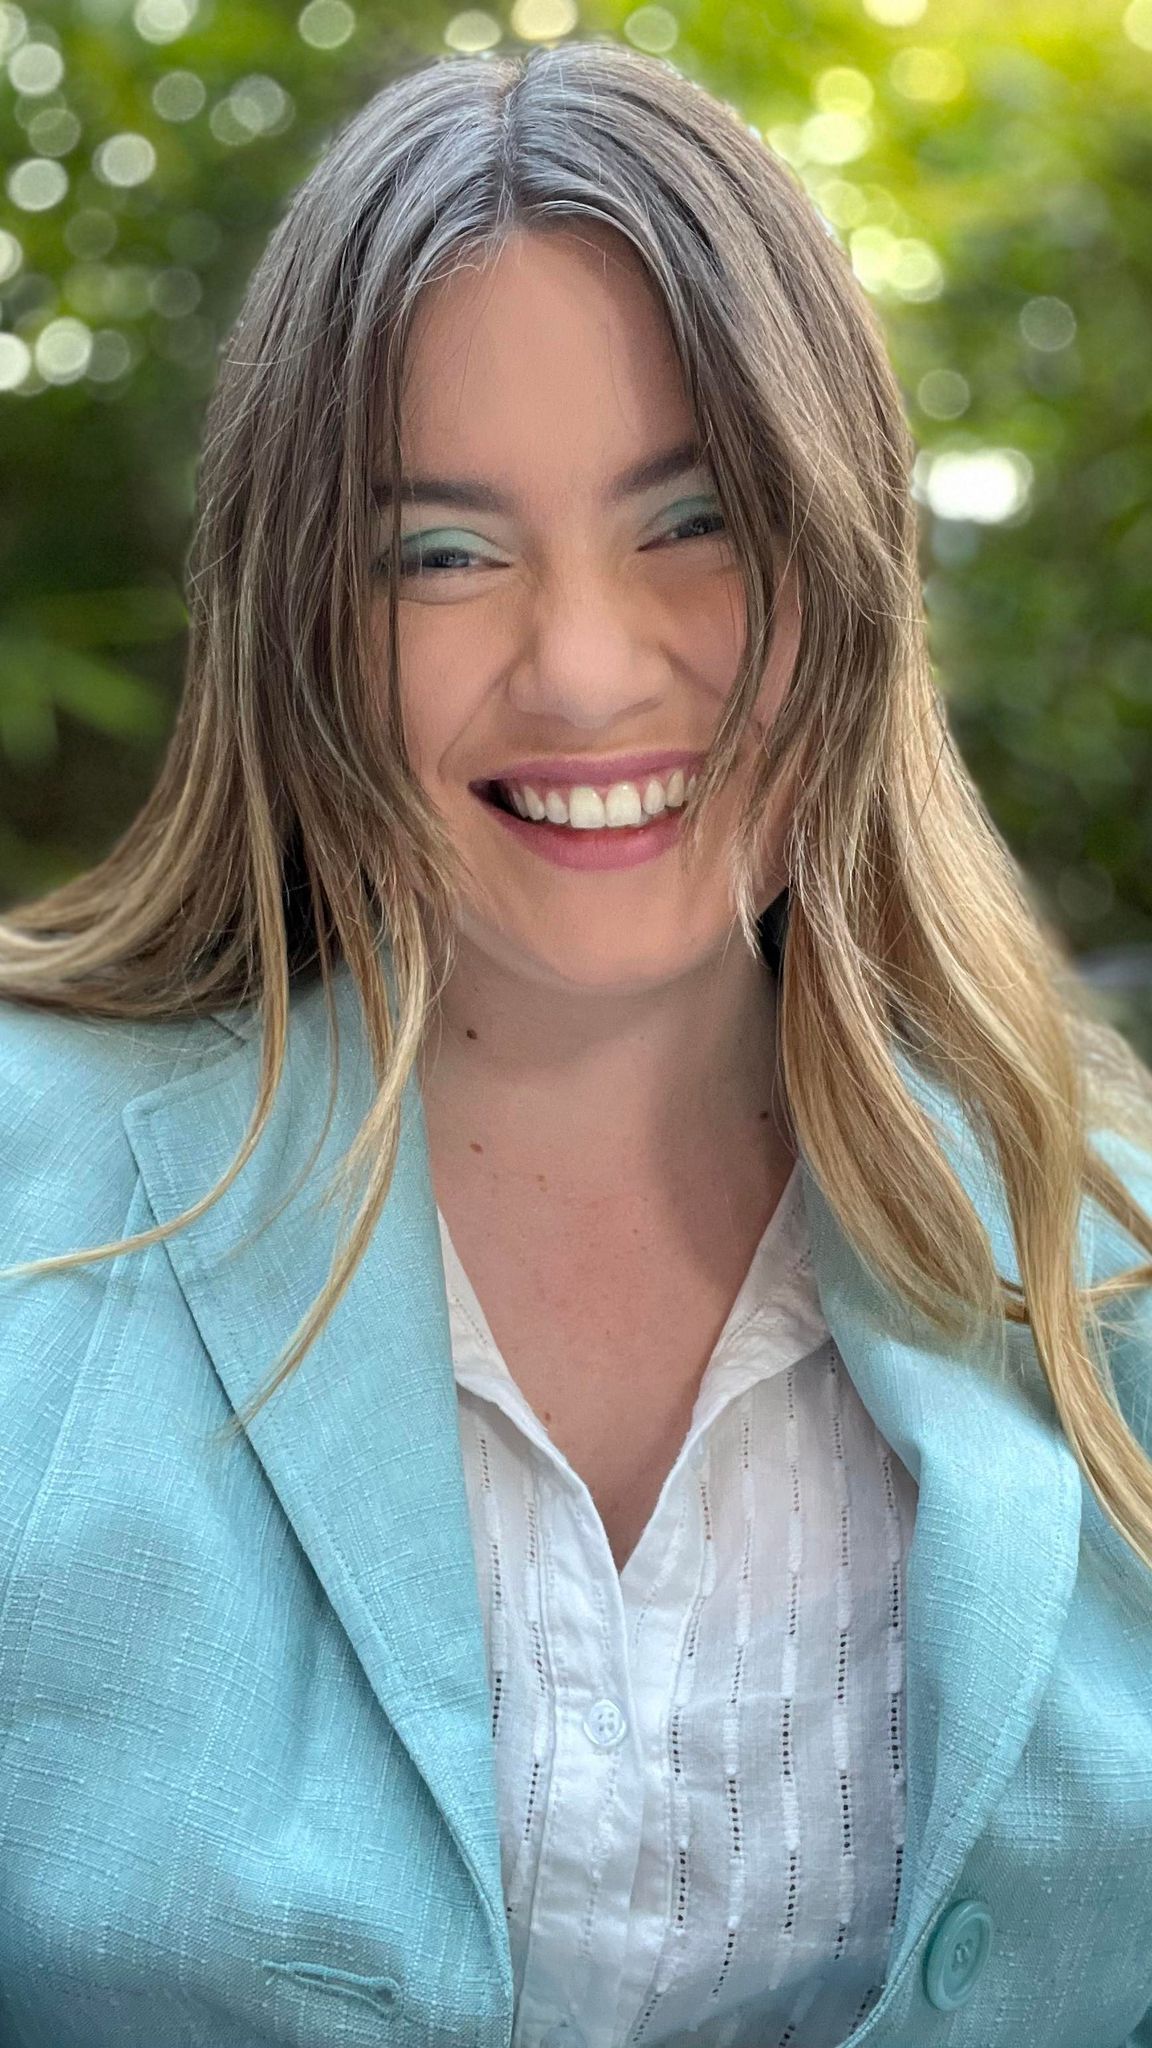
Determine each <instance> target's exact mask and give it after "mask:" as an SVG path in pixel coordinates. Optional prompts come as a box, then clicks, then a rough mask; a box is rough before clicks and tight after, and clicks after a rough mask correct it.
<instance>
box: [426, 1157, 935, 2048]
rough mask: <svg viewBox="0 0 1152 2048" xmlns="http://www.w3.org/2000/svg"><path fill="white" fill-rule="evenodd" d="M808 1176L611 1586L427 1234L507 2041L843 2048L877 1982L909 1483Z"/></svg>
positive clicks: (564, 1466)
mask: <svg viewBox="0 0 1152 2048" xmlns="http://www.w3.org/2000/svg"><path fill="white" fill-rule="evenodd" d="M799 1174H800V1169H799V1165H797V1166H796V1167H795V1168H794V1169H793V1173H792V1177H791V1179H790V1181H789V1183H788V1186H787V1189H786V1191H785V1194H784V1196H783V1197H782V1199H781V1201H780V1203H779V1204H778V1206H777V1208H776V1211H775V1213H774V1215H773V1216H772V1218H771V1221H770V1222H769V1224H768V1227H767V1229H766V1230H765V1232H764V1236H763V1238H762V1239H761V1241H760V1244H759V1246H758V1248H757V1250H756V1253H755V1255H754V1257H753V1260H752V1263H751V1266H750V1267H749V1270H748V1273H747V1275H746V1277H745V1279H744V1282H743V1285H742V1286H741V1289H740V1292H739V1294H738V1296H737V1298H736V1300H735V1302H734V1304H733V1306H732V1309H731V1312H730V1314H729V1316H728V1319H727V1322H726V1324H725V1326H724V1329H723V1331H722V1332H721V1335H720V1337H719V1339H718V1340H717V1343H716V1346H715V1349H714V1351H713V1353H712V1357H711V1359H710V1361H709V1364H708V1368H707V1371H706V1372H705V1374H704V1377H703V1380H702V1382H701V1384H700V1389H699V1392H698V1395H697V1399H696V1405H695V1409H694V1412H693V1417H692V1422H691V1425H690V1427H689V1430H688V1434H687V1436H686V1438H685V1440H684V1443H683V1445H682V1447H681V1450H680V1453H679V1455H678V1457H677V1459H676V1462H675V1464H674V1465H673V1467H672V1469H671V1471H670V1472H669V1474H668V1477H667V1479H666V1480H665V1482H664V1486H663V1489H662V1491H661V1494H660V1498H659V1500H658V1502H657V1505H656V1508H655V1510H654V1511H653V1514H652V1517H651V1519H650V1521H649V1523H648V1526H647V1528H646V1529H645V1531H644V1533H643V1535H642V1536H641V1538H640V1541H639V1543H638V1544H637V1546H636V1548H635V1550H634V1551H633V1552H632V1555H631V1556H630V1557H629V1558H628V1560H627V1563H626V1564H625V1566H624V1569H623V1571H622V1572H620V1573H618V1572H617V1570H616V1566H615V1563H614V1561H613V1558H612V1553H611V1551H610V1549H609V1546H608V1539H607V1536H606V1535H605V1532H604V1527H603V1524H602V1522H601V1520H600V1517H599V1515H598V1513H597V1511H596V1507H595V1504H594V1502H593V1500H592V1497H591V1494H590V1493H589V1491H588V1489H587V1487H586V1486H585V1484H584V1482H583V1480H581V1479H580V1478H579V1477H578V1475H577V1474H576V1473H575V1472H574V1471H573V1469H572V1467H571V1466H570V1465H569V1464H568V1462H567V1460H566V1459H565V1458H564V1456H563V1455H562V1454H561V1452H559V1451H558V1450H557V1449H556V1447H555V1445H554V1444H553V1443H552V1441H551V1438H550V1437H549V1434H548V1431H547V1430H546V1428H545V1427H544V1425H543V1424H542V1423H541V1421H540V1420H539V1418H538V1416H537V1415H536V1414H535V1413H534V1411H533V1409H532V1408H531V1407H530V1406H529V1404H528V1402H527V1401H526V1400H525V1398H524V1396H523V1395H522V1393H521V1392H520V1389H519V1388H518V1386H517V1385H516V1383H515V1381H514V1380H513V1379H512V1377H511V1374H510V1373H509V1371H508V1368H507V1366H506V1365H505V1363H504V1361H503V1359H502V1358H501V1356H500V1353H499V1351H498V1349H497V1346H496V1343H495V1340H494V1339H493V1336H492V1332H491V1330H490V1328H489V1326H488V1323H487V1320H486V1318H485V1315H484V1311H483V1309H482V1307H481V1305H480V1303H479V1301H478V1300H477V1297H476V1294H475V1292H474V1290H473V1288H472V1286H471V1283H470V1282H469V1280H468V1277H467V1274H466V1273H465V1272H464V1270H463V1267H462V1266H461V1263H460V1260H459V1258H458V1257H457V1255H456V1252H455V1248H454V1246H453V1245H452V1241H451V1238H450V1236H449V1233H448V1229H447V1225H446V1224H445V1221H444V1218H443V1216H441V1218H440V1234H441V1244H442V1248H443V1252H444V1262H445V1276H446V1280H447V1288H448V1305H449V1315H450V1320H451V1329H452V1348H453V1358H454V1363H455V1371H456V1380H457V1388H458V1393H459V1415H460V1432H461V1443H462V1448H463V1455H464V1465H465V1474H466V1479H467V1486H468V1499H469V1509H470V1516H471V1522H472V1532H473V1541H474V1545H475V1552H476V1566H477V1575H478V1586H479V1592H480V1604H481V1611H482V1613H483V1616H484V1623H485V1633H486V1638H487V1648H488V1669H489V1677H490V1681H491V1687H492V1702H493V1715H492V1723H493V1739H494V1751H495V1768H496V1780H497V1791H498V1800H499V1809H500V1826H501V1838H502V1845H503V1852H502V1863H503V1879H504V1893H505V1899H506V1904H507V1913H508V1927H509V1937H510V1942H511V1949H512V1960H513V1969H514V1980H515V1988H516V2020H515V2030H514V2034H513V2048H625V2044H629V2048H630V2044H633V2043H636V2044H640V2043H644V2044H653V2048H655V2044H672V2043H677V2044H678V2043H681V2042H687V2041H688V2040H689V2039H690V2040H691V2041H692V2042H693V2043H696V2044H698V2048H777V2044H778V2043H779V2044H781V2048H835V2044H836V2043H838V2042H840V2041H842V2040H843V2039H844V2038H845V2037H846V2036H847V2035H848V2034H849V2033H850V2032H851V2031H852V2029H853V2028H854V2027H856V2026H857V2025H859V2023H860V2021H861V2020H862V2019H863V2017H864V2015H865V2014H866V2012H867V2011H868V2010H869V2009H870V2008H871V2006H872V2005H874V2004H875V2002H876V2000H877V1999H878V1997H879V1995H880V1992H881V1989H882V1987H883V1983H884V1977H885V1970H886V1964H887V1958H888V1952H889V1945H890V1941H891V1936H892V1930H893V1926H894V1923H895V1916H896V1899H897V1892H898V1888H899V1879H900V1864H901V1849H902V1844H903V1840H904V1806H905V1772H904V1562H905V1558H906V1554H907V1549H908V1545H909V1542H910V1540H911V1535H912V1529H913V1525H914V1520H915V1504H916V1486H915V1482H914V1480H913V1479H912V1477H911V1475H910V1474H909V1472H908V1471H907V1470H906V1468H905V1467H904V1465H903V1464H902V1463H901V1461H900V1459H899V1458H898V1457H897V1455H896V1453H895V1452H894V1451H893V1449H892V1448H891V1447H890V1446H889V1445H888V1444H887V1443H886V1442H885V1440H884V1438H883V1437H882V1436H881V1435H880V1434H879V1432H878V1430H877V1428H876V1425H875V1424H874V1422H873V1421H872V1418H871V1416H870V1415H869V1413H868V1411H867V1409H866V1408H865V1407H864V1405H863V1403H862V1402H861V1400H860V1397H859V1395H858V1394H857V1392H856V1389H855V1387H854V1386H853V1384H852V1381H851V1380H850V1378H849V1377H848V1374H847V1372H846V1371H845V1368H844V1365H843V1362H842V1360H841V1358H840V1355H839V1352H838V1351H837V1349H836V1346H835V1343H834V1342H833V1340H832V1338H831V1336H830V1335H829V1332H828V1328H827V1325H826V1323H825V1322H824V1319H823V1316H822V1313H821V1309H820V1303H819V1298H818V1295H817V1293H816V1288H815V1282H814V1279H813V1276H812V1271H811V1265H810V1262H809V1258H808V1251H807V1239H806V1228H805V1218H804V1208H803V1200H802V1195H801V1189H800V1179H799Z"/></svg>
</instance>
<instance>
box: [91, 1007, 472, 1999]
mask: <svg viewBox="0 0 1152 2048" xmlns="http://www.w3.org/2000/svg"><path fill="white" fill-rule="evenodd" d="M335 995H336V1006H337V1015H338V1019H339V1026H340V1088H339V1093H338V1097H337V1102H336V1107H335V1109H334V1112H333V1116H332V1120H331V1125H330V1128H329V1130H328V1133H327V1135H326V1137H325V1138H324V1142H323V1144H322V1145H321V1147H320V1150H319V1154H318V1158H317V1161H316V1164H315V1167H314V1168H313V1170H312V1172H311V1173H310V1174H309V1175H308V1177H307V1180H306V1181H305V1183H304V1185H303V1186H301V1187H299V1188H297V1187H296V1185H295V1183H296V1182H297V1179H298V1177H299V1176H301V1175H302V1174H303V1172H304V1169H305V1166H306V1164H307V1161H308V1158H309V1155H310V1153H311V1151H312V1149H313V1147H314V1146H315V1145H316V1144H317V1142H318V1140H319V1139H320V1136H321V1128H322V1124H323V1120H324V1111H325V1107H326V1102H327V1096H328V1090H329V1083H330V1065H329V1048H328V1043H327V1016H326V1011H325V1004H324V997H323V989H322V987H321V986H320V985H319V984H317V985H316V986H314V987H310V988H309V989H307V990H306V991H304V992H303V993H301V994H298V995H296V996H295V997H294V999H293V1002H292V1005H291V1021H290V1026H289V1039H288V1047H287V1054H286V1065H285V1072H284V1076H283V1081H282V1085H281V1088H280V1090H279V1091H278V1093H277V1097H276V1102H275V1106H274V1108H273V1111H272V1115H271V1118H270V1121H269V1124H268V1126H267V1128H266V1130H265V1131H264V1133H263V1134H262V1136H261V1139H260V1142H259V1143H258V1145H257V1147H256V1150H255V1153H254V1154H253V1156H252V1158H251V1159H250V1160H249V1161H248V1163H247V1165H246V1166H245V1167H244V1169H243V1171H242V1173H241V1174H240V1175H239V1176H238V1178H237V1179H236V1180H235V1181H234V1182H233V1184H232V1186H231V1187H230V1188H229V1190H228V1192H227V1193H226V1194H225V1195H224V1196H223V1197H222V1198H221V1199H220V1201H219V1202H217V1203H216V1204H215V1205H214V1206H213V1207H212V1208H210V1209H209V1210H208V1211H207V1213H206V1214H205V1215H204V1216H202V1217H201V1218H200V1219H199V1220H198V1221H196V1222H194V1223H192V1224H190V1225H188V1226H187V1227H186V1228H185V1229H183V1230H181V1231H178V1232H177V1233H176V1234H175V1236H173V1237H172V1238H170V1239H169V1240H168V1245H167V1250H168V1256H169V1258H170V1260H171V1262H172V1267H173V1269H174V1272H175V1276H176V1279H177V1282H178V1283H179V1286H180V1288H181V1289H182V1291H183V1294H184V1296H185V1298H186V1300H187V1303H188V1306H189V1309H190V1311H191V1313H192V1316H193V1318H194V1320H195V1322H196V1325H197V1328H198V1330H199V1334H200V1337H201V1339H202V1341H203V1343H204V1345H205V1347H206V1349H207V1351H208V1353H209V1356H210V1358H211V1360H212V1363H213V1365H214V1367H215V1369H216V1372H217V1373H218V1375H219V1377H220V1380H221V1381H222V1383H223V1386H224V1389H225V1391H226V1393H227V1395H228V1398H229V1400H230V1401H231V1403H232V1404H233V1407H234V1408H236V1409H241V1408H242V1407H243V1406H244V1404H245V1403H246V1402H247V1401H249V1400H250V1399H251V1397H252V1396H253V1395H254V1394H255V1392H256V1391H257V1389H258V1387H260V1386H261V1385H262V1384H263V1383H264V1382H265V1380H266V1379H267V1378H268V1377H269V1375H270V1372H271V1369H272V1367H273V1364H274V1362H275V1361H276V1359H277V1358H278V1357H279V1355H280V1353H281V1351H282V1350H283V1348H284V1347H285V1345H286V1342H287V1340H288V1339H289V1337H290V1336H291V1334H292V1333H293V1332H294V1331H295V1330H296V1327H297V1325H298V1324H299V1323H300V1322H301V1321H302V1319H303V1317H304V1316H305V1314H306V1312H307V1310H308V1308H309V1306H310V1304H311V1303H312V1301H313V1300H314V1299H315V1297H316V1296H317V1295H318V1293H319V1292H320V1289H321V1287H322V1286H323V1284H324V1281H325V1278H326V1275H327V1271H328V1266H329V1262H330V1259H331V1256H332V1252H333V1249H334V1245H335V1240H336V1235H337V1231H338V1228H339V1223H340V1216H339V1209H338V1205H337V1204H335V1203H333V1204H331V1205H330V1206H329V1207H328V1208H324V1207H322V1206H321V1205H320V1201H319V1197H320V1194H321V1192H322V1184H323V1183H324V1182H326V1180H327V1178H328V1176H329V1175H330V1173H331V1171H332V1169H333V1168H334V1167H335V1166H336V1165H337V1163H338V1162H339V1160H340V1158H341V1157H342V1156H343V1154H344V1153H345V1152H346V1151H347V1149H348V1146H349V1144H350V1143H351V1141H352V1139H353V1137H354V1135H355V1132H356V1130H357V1128H358V1126H359V1124H360V1123H361V1121H362V1120H363V1117H364V1116H365V1114H366V1113H367V1111H368V1108H369V1106H370V1103H371V1100H372V1095H373V1083H372V1075H371V1062H370V1059H369V1056H368V1051H367V1046H366V1042H365V1040H364V1037H363V1032H362V1028H361V1023H360V1012H359V1002H358V998H357V996H356V992H355V987H354V984H353V982H352V979H351V976H350V975H349V974H348V973H347V971H346V970H344V969H343V968H342V969H341V971H340V972H339V973H338V974H337V976H336V987H335ZM219 1021H221V1022H223V1023H226V1024H227V1025H228V1028H229V1029H230V1030H232V1031H233V1032H234V1033H235V1034H236V1038H235V1043H234V1046H233V1047H231V1048H230V1049H228V1050H226V1051H225V1053H224V1055H223V1057H221V1058H216V1059H213V1060H211V1061H210V1062H208V1063H207V1064H206V1065H203V1066H199V1067H197V1069H196V1070H194V1071H193V1072H191V1073H185V1074H182V1075H181V1076H180V1077H179V1078H177V1079H176V1080H174V1081H171V1082H169V1083H167V1084H166V1085H164V1086H162V1087H159V1088H155V1089H152V1090H151V1091H149V1092H148V1093H146V1094H142V1095H138V1096H136V1097H135V1098H134V1099H133V1100H132V1101H131V1102H130V1103H129V1104H128V1105H127V1107H126V1109H125V1111H124V1125H125V1129H126V1130H127V1133H128V1137H129V1140H130V1142H131V1145H132V1148H133V1151H134V1153H135V1156H136V1159H137V1162H138V1165H139V1168H140V1172H141V1174H142V1176H143V1180H144V1185H145V1187H146V1189H147V1192H148V1196H149V1200H150V1203H151V1206H152V1209H153V1212H154V1214H155V1217H156V1220H157V1222H167V1221H169V1220H170V1219H171V1218H172V1217H174V1216H176V1215H178V1214H179V1213H180V1212H181V1210H183V1209H185V1208H186V1207H188V1206H189V1205H191V1204H192V1203H194V1202H195V1201H197V1200H199V1199H200V1198H201V1197H202V1196H203V1195H204V1194H205V1193H206V1192H207V1190H208V1189H209V1188H210V1187H212V1186H213V1185H214V1183H215V1182H216V1180H217V1179H218V1178H220V1176H221V1175H222V1174H223V1172H224V1170H225V1168H226V1167H227V1166H228V1165H229V1163H230V1162H231V1160H232V1159H233V1158H234V1156H235V1154H236V1152H237V1151H238V1149H239V1145H240V1142H241V1140H242V1138H243V1136H244V1133H245V1131H246V1129H247V1126H248V1123H249V1121H250V1118H251V1116H252V1112H253V1109H254V1106H255V1102H256V1087H257V1077H258V1068H259V1040H258V1019H256V1018H253V1017H250V1016H246V1015H245V1014H244V1013H242V1012H234V1013H225V1012H221V1013H220V1014H219ZM285 1195H289V1199H288V1200H287V1202H286V1204H285V1206H284V1207H283V1208H282V1209H281V1210H280V1213H279V1214H278V1215H277V1216H275V1218H274V1220H273V1221H272V1222H271V1223H270V1224H269V1226H268V1228H267V1229H266V1230H265V1231H263V1233H262V1234H260V1235H256V1231H257V1226H258V1225H259V1224H260V1223H261V1222H262V1220H263V1218H264V1217H265V1216H266V1215H269V1214H271V1212H272V1211H273V1210H274V1209H275V1208H276V1205H277V1203H279V1202H280V1201H281V1200H282V1199H283V1198H284V1197H285ZM248 1437H249V1441H250V1442H251V1444H252V1447H253V1449H254V1451H255V1453H256V1455H257V1457H258V1458H259V1459H260V1461H261V1463H262V1465H263V1467H264V1470H265V1472H266V1473H267V1475H268V1478H269V1480H270V1481H271V1484H272V1486H273V1487H274V1489H275V1491H276V1493H277V1495H278V1497H279V1500H280V1503H281V1505H282V1507H283V1509H284V1511H285V1513H286V1514H287V1515H288V1517H289V1519H290V1521H291V1522H292V1525H293V1527H294V1529H295V1531H296V1534H297V1536H298V1538H299V1540H300V1543H301V1545H302V1546H303V1549H304V1551H305V1553H306V1554H307V1556H308V1558H309V1560H310V1562H311V1563H312V1565H313V1567H314V1569H315V1571H316V1573H317V1576H318V1578H319V1580H320V1582H321V1584H322V1585H323V1587H324V1590H325V1592H326V1593H327V1595H328V1598H329V1599H330V1601H331V1603H332V1606H333V1608H334V1609H335V1611H336V1614H337V1615H338V1616H339V1619H340V1621H341V1622H342V1624H343V1626H344V1628H345V1629H346V1630H347V1633H348V1636H349V1638H350V1640H351V1643H352V1645H353V1648H354V1649H355V1651H356V1654H357V1656H358V1657H359V1659H360V1662H361V1664H362V1665H363V1668H364V1671H365V1673H366V1675H367V1678H368V1681H369V1683H370V1684H371V1686H372V1688H373V1691H374V1692H375V1694H376V1696H377V1698H378V1699H379V1701H380V1704H381V1706H382V1707H383V1709H384V1711H385V1713H386V1714H387V1716H388V1718H389V1720H390V1721H391V1723H392V1725H393V1726H394V1728H395V1729H396V1731H397V1733H398V1735H399V1736H400V1738H401V1740H402V1741H403V1742H404V1744H405V1746H406V1748H407V1749H408V1751H409V1754H410V1756H411V1758H412V1760H413V1762H414V1763H415V1765H416V1767H417V1769H418V1770H419V1771H420V1772H421V1774H422V1775H423V1777H424V1779H425V1781H426V1783H427V1785H428V1789H429V1791H430V1793H431V1795H432V1797H433V1799H434V1800H435V1802H436V1804H437V1806H438V1807H439V1808H440V1811H441V1813H442V1814H443V1817H444V1820H445V1822H446V1824H447V1826H448V1828H449V1829H450V1830H451V1833H452V1835H453V1836H454V1838H455V1840H456V1843H457V1845H458V1847H459V1850H460V1854H461V1855H462V1857H463V1858H464V1862H465V1864H466V1866H467V1868H468V1869H469V1871H470V1872H471V1874H472V1877H473V1879H474V1881H475V1885H476V1889H477V1891H478V1893H479V1896H480V1899H481V1902H482V1905H483V1908H484V1912H485V1915H486V1918H487V1921H488V1925H489V1929H490V1933H491V1939H492V1946H493V1955H494V1968H495V1969H496V1971H497V1972H498V1974H499V1975H500V1977H501V1978H503V1979H504V1980H505V1983H506V1988H507V1992H508V2000H509V2005H511V1996H512V1977H511V1961H510V1954H509V1948H508V1937H507V1924H506V1916H505V1910H504V1902H503V1894H502V1887H501V1870H500V1844H499V1834H498V1825H497V1818H496V1798H495V1784H494V1776H493V1764H492V1746H491V1732H490V1717H491V1700H490V1695H489V1689H488V1675H487V1662H486V1649H485V1640H484V1633H483V1624H482V1619H481V1614H480V1606H479V1596H478V1592H477V1587H476V1575H475V1561H474V1555H473V1550H472V1538H471V1530H470V1525H469V1520H468V1507H467V1495H466V1491H465V1485H464V1476H463V1464H462V1456H461V1449H460V1440H459V1431H458V1421H457V1407H456V1388H455V1381H454V1376H453V1369H452V1354H451V1339H450V1329H449V1323H448V1313H447V1306H446V1299H445V1293H444V1280H443V1267H442V1263H441V1258H440V1243H439V1234H438V1229H437V1223H436V1203H435V1196H434V1193H433V1190H432V1186H431V1181H430V1176H429V1172H428V1165H427V1147H426V1140H425V1135H424V1120H423V1110H422V1105H421V1102H420V1097H419V1093H418V1091H417V1089H416V1087H415V1085H412V1086H411V1087H410V1090H409V1094H408V1098H407V1100H406V1103H405V1116H404V1128H403V1135H402V1141H401V1146H400V1152H399V1156H398V1160H397V1166H396V1173H395V1178H394V1180H393V1184H392V1189H391V1191H390V1195H389V1199H388V1201H387V1202H386V1204H385V1207H384V1212H383V1215H382V1216H381V1219H380V1222H379V1224H378V1226H377V1229H376V1230H375V1232H374V1233H373V1236H372V1239H371V1242H370V1243H369V1246H368V1249H367V1252H366V1254H365V1256H364V1258H363V1259H362V1261H361V1263H360V1265H359V1267H358V1268H357V1271H356V1273H355V1276H354V1278H353V1280H352V1282H351V1284H350V1285H349V1287H348V1288H347V1290H346V1292H345V1293H344V1295H343V1298H342V1299H341V1300H340V1302H339V1303H338V1304H337V1306H336V1308H335V1310H334V1311H333V1314H332V1316H331V1318H330V1320H329V1322H328V1324H327V1325H326V1327H325V1329H324V1330H323V1332H322V1334H321V1335H320V1337H319V1338H318V1340H317V1341H316V1343H315V1345H314V1346H313V1348H312V1349H311V1350H310V1351H309V1352H308V1354H307V1355H306V1357H305V1358H304V1360H303V1362H302V1363H301V1364H300V1365H299V1366H298V1367H297V1368H296V1370H295V1371H294V1372H293V1373H291V1374H290V1375H289V1377H288V1378H287V1380H286V1381H285V1382H284V1383H283V1384H282V1385H281V1386H280V1387H279V1388H278V1389H277V1391H276V1392H275V1393H274V1394H273V1395H272V1396H271V1398H270V1399H269V1401H268V1402H267V1403H266V1405H265V1406H264V1407H263V1408H262V1409H261V1410H260V1412H259V1413H258V1414H257V1415H256V1417H255V1418H254V1420H253V1421H252V1422H251V1424H250V1425H249V1429H248ZM221 1455H226V1453H225V1452H224V1451H223V1450H222V1453H221Z"/></svg>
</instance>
